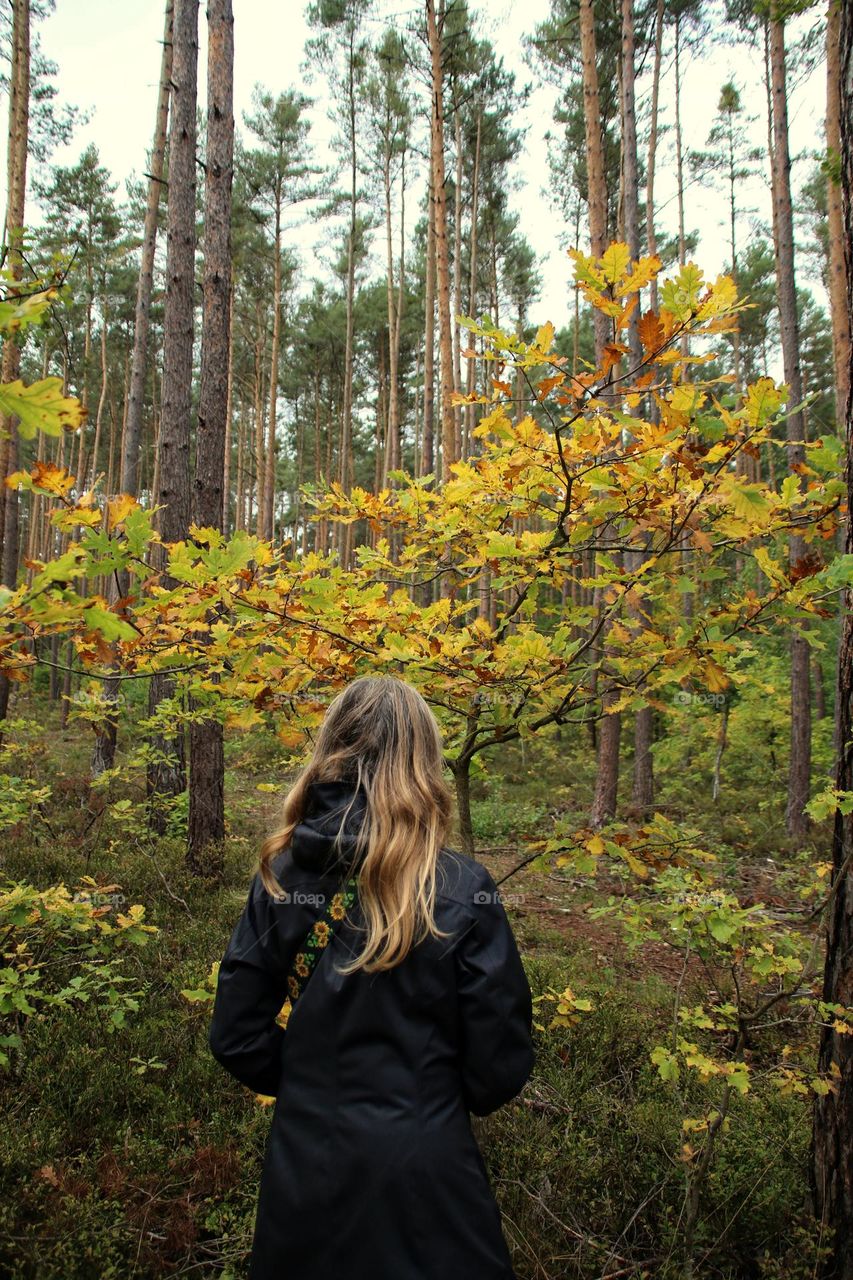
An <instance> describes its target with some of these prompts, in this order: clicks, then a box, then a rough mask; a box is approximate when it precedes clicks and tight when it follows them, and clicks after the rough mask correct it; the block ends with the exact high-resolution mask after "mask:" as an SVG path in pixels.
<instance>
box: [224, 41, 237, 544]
mask: <svg viewBox="0 0 853 1280" xmlns="http://www.w3.org/2000/svg"><path fill="white" fill-rule="evenodd" d="M231 21H232V24H233V21H234V19H233V16H232V19H231ZM232 43H233V42H232ZM232 96H233V95H232ZM232 119H233V108H232ZM232 132H233V130H232ZM231 154H232V177H233V154H234V147H233V142H232V147H231ZM229 253H230V246H229ZM234 283H235V274H234V265H233V263H232V265H231V276H230V285H229V291H228V292H229V298H228V372H227V375H226V383H227V385H226V389H225V446H224V452H225V457H224V459H223V464H222V532H223V533H224V534H225V536H226V537H227V536H228V534H229V532H230V529H231V449H232V439H231V429H232V423H231V419H232V417H233V410H234V338H233V334H234Z"/></svg>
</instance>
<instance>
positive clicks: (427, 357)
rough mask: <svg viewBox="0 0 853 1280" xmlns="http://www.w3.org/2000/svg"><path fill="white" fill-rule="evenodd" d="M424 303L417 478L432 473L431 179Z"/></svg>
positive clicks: (433, 245) (433, 385) (433, 230)
mask: <svg viewBox="0 0 853 1280" xmlns="http://www.w3.org/2000/svg"><path fill="white" fill-rule="evenodd" d="M424 299H425V300H424V444H423V451H422V454H421V458H422V462H421V474H422V475H425V476H428V475H431V474H432V472H433V470H434V469H435V201H434V200H433V198H432V179H430V190H429V213H428V218H427V243H426V281H425V283H424Z"/></svg>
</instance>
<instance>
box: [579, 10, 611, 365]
mask: <svg viewBox="0 0 853 1280" xmlns="http://www.w3.org/2000/svg"><path fill="white" fill-rule="evenodd" d="M579 16H580V37H581V41H580V42H581V60H582V63H583V118H584V132H585V135H586V168H587V188H588V190H587V202H588V206H589V242H590V250H591V252H592V256H593V257H594V258H600V257H601V256H602V254H603V253H604V251H605V249H606V248H607V187H606V185H605V181H604V146H603V143H602V137H601V107H600V105H599V94H598V67H597V65H596V47H595V10H594V8H593V0H580V6H579ZM593 323H594V327H595V356H596V361H597V362H599V361H600V360H601V356H602V352H603V351H604V348H605V346H606V344H607V317H606V316H605V315H603V314H602V313H601V312H600V311H596V312H595V316H594V321H593Z"/></svg>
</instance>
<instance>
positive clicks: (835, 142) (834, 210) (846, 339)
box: [826, 0, 850, 428]
mask: <svg viewBox="0 0 853 1280" xmlns="http://www.w3.org/2000/svg"><path fill="white" fill-rule="evenodd" d="M840 27H841V0H829V6H828V9H827V15H826V147H827V152H828V153H829V159H830V173H829V176H828V178H827V184H826V204H827V220H828V224H829V227H828V230H829V300H830V307H829V314H830V317H831V319H832V350H833V355H834V358H835V417H836V421H837V422H838V424H839V428H840V425H841V423H843V422H844V414H845V409H846V405H847V396H848V393H849V391H850V319H849V317H848V314H847V301H846V300H847V271H846V267H845V264H844V243H845V242H844V221H843V217H842V212H841V186H840V184H839V183H838V182H837V181H836V180H835V177H834V173H833V168H834V164H833V161H834V159H835V158H836V157H838V156H839V155H840V152H841V108H840V94H841V67H840V65H839V38H840Z"/></svg>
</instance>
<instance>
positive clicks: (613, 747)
mask: <svg viewBox="0 0 853 1280" xmlns="http://www.w3.org/2000/svg"><path fill="white" fill-rule="evenodd" d="M579 18H580V44H581V61H582V65H583V101H584V129H585V135H586V153H587V183H588V195H587V200H588V207H589V239H590V248H591V251H592V254H593V256H594V257H596V258H600V257H601V256H602V254H603V253H604V251H605V249H606V247H607V189H606V186H605V180H604V148H603V143H602V134H601V108H600V102H599V91H598V67H597V64H596V57H597V53H596V41H595V10H594V7H593V0H580V5H579ZM593 324H594V333H595V359H596V365H597V366H598V367H599V368H600V367H601V361H602V358H603V354H604V348H605V346H606V344H607V338H608V323H607V317H606V316H604V315H603V314H602V313H601V312H600V311H596V312H595V316H594V320H593ZM595 599H596V604H597V606H598V609H601V608H603V607H604V606H603V604H602V600H601V592H600V590H598V589H596V595H595ZM594 625H595V624H594ZM601 645H604V648H605V651H606V637H605V636H602V637H600V639H599V645H597V646H596V651H595V652H594V653H593V654H592V655H591V656H592V657H593V660H594V661H597V660H598V659H599V655H600V653H601V648H600V647H599V646H601ZM615 698H616V694H615V693H614V692H612V691H605V693H604V695H603V697H602V711H603V713H604V714H603V717H602V721H601V728H600V733H599V735H598V762H597V772H596V783H595V794H594V796H593V802H592V810H591V814H590V822H591V824H592V825H593V826H596V827H598V826H601V825H602V824H603V823H604V822H606V821H607V819H608V818H610V817H613V815H614V814H615V812H616V796H617V789H618V784H619V739H620V736H621V732H622V723H621V720H622V718H621V716H620V715H619V714H618V712H617V713H614V714H612V715H610V714H608V705H609V703H611V702H613V701H615Z"/></svg>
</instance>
